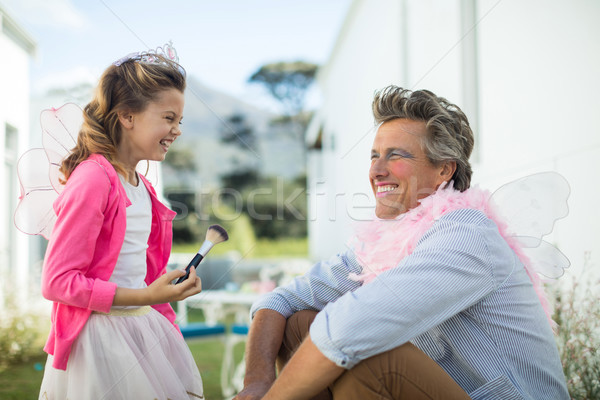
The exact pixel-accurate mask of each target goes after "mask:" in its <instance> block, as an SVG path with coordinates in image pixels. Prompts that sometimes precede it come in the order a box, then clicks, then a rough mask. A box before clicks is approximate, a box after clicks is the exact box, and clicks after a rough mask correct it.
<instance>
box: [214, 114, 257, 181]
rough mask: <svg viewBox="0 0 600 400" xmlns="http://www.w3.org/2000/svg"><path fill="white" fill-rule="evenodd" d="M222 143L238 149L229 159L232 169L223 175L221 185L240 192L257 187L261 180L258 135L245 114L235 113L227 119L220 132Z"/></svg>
mask: <svg viewBox="0 0 600 400" xmlns="http://www.w3.org/2000/svg"><path fill="white" fill-rule="evenodd" d="M220 140H221V143H224V144H227V145H229V146H233V147H235V148H236V149H237V151H236V152H234V153H233V154H232V155H231V156H230V157H229V161H230V162H229V164H230V165H231V169H230V170H229V171H226V172H223V173H221V176H220V178H221V184H222V186H223V187H224V188H232V189H235V190H238V191H241V190H243V189H244V188H246V187H248V186H253V185H256V184H257V183H258V181H259V179H260V171H259V161H260V158H259V156H258V153H257V147H256V135H255V133H254V127H253V126H252V125H251V124H250V122H249V121H248V118H246V116H245V115H244V114H241V113H234V114H232V115H230V116H229V117H227V118H226V119H225V124H224V125H223V128H222V129H221V131H220Z"/></svg>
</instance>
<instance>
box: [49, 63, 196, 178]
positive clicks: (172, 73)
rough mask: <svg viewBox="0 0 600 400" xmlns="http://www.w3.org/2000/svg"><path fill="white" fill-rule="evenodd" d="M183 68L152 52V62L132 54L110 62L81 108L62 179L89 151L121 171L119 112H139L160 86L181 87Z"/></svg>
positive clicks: (160, 90) (66, 176)
mask: <svg viewBox="0 0 600 400" xmlns="http://www.w3.org/2000/svg"><path fill="white" fill-rule="evenodd" d="M185 79H186V78H185V70H184V69H183V68H182V67H181V66H180V65H179V64H178V63H176V62H174V61H172V60H169V59H167V58H165V57H163V56H161V55H154V59H153V61H152V62H146V61H143V60H142V58H141V57H139V56H137V57H136V56H134V57H132V58H129V59H127V60H125V61H122V62H121V63H120V64H119V65H118V66H117V65H115V64H113V65H111V66H110V67H108V68H107V69H106V71H104V73H103V74H102V77H101V78H100V82H99V84H98V87H97V88H96V92H95V95H94V98H93V99H92V101H91V102H90V103H89V104H88V105H87V106H85V108H84V110H83V125H82V126H81V130H80V131H79V135H78V137H77V144H76V145H75V148H74V149H73V151H72V153H71V154H70V155H69V156H68V157H66V158H65V159H64V160H63V162H62V165H61V167H60V172H61V173H62V174H63V175H64V182H63V183H65V182H66V180H68V179H69V176H70V175H71V173H72V172H73V170H74V169H75V167H77V165H79V164H80V163H81V162H82V161H84V160H86V159H87V158H88V157H89V156H90V155H91V154H93V153H99V154H102V155H103V156H104V157H106V159H107V160H108V161H109V162H110V163H111V164H112V165H113V166H114V167H115V169H116V170H117V172H120V173H122V174H125V169H124V167H123V166H122V165H121V163H120V162H119V161H118V159H117V147H118V146H119V143H120V142H121V125H120V123H119V113H122V112H127V113H139V112H143V111H144V110H145V109H146V107H147V106H148V104H149V103H150V102H152V101H154V100H155V99H156V98H157V96H158V94H159V93H160V92H162V91H164V90H168V89H177V90H179V91H180V92H182V93H183V91H184V90H185V85H186V82H185Z"/></svg>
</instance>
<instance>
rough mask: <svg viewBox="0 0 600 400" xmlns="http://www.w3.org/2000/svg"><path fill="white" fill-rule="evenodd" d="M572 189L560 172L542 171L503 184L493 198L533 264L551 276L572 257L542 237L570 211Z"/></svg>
mask: <svg viewBox="0 0 600 400" xmlns="http://www.w3.org/2000/svg"><path fill="white" fill-rule="evenodd" d="M570 193H571V189H570V187H569V183H568V182H567V180H566V179H565V178H564V177H563V176H562V175H560V174H559V173H557V172H552V171H550V172H541V173H537V174H533V175H529V176H526V177H523V178H521V179H517V180H515V181H512V182H509V183H507V184H505V185H503V186H501V187H500V188H499V189H498V190H496V191H495V192H494V193H493V194H492V196H491V198H490V200H491V201H492V202H493V203H494V204H495V205H496V206H497V211H498V213H499V214H500V215H501V217H502V219H503V221H504V222H505V223H506V224H507V226H508V231H509V232H510V234H511V236H513V237H514V238H515V239H517V240H518V242H519V243H520V244H521V247H522V251H523V253H524V254H525V256H526V257H527V258H529V260H530V261H531V267H532V268H533V269H534V270H535V271H536V272H538V273H539V274H542V275H544V276H546V277H549V278H558V277H560V276H562V274H563V273H564V270H565V269H566V268H569V266H570V262H569V259H568V258H567V257H566V256H565V255H564V254H563V253H562V252H561V251H560V250H559V249H558V248H556V247H555V246H554V245H552V244H550V243H548V242H547V241H545V240H543V239H542V238H543V237H544V236H546V235H548V234H549V233H550V232H552V230H553V229H554V224H555V222H556V221H557V220H559V219H561V218H564V217H566V216H567V214H568V213H569V207H568V204H567V199H568V197H569V195H570Z"/></svg>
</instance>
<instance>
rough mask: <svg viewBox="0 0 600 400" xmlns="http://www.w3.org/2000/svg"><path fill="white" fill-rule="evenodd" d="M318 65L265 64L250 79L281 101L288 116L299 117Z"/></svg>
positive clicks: (298, 62)
mask: <svg viewBox="0 0 600 400" xmlns="http://www.w3.org/2000/svg"><path fill="white" fill-rule="evenodd" d="M317 69H318V66H317V65H316V64H312V63H308V62H304V61H293V62H283V61H282V62H277V63H271V64H265V65H263V66H262V67H260V68H259V69H258V71H256V72H255V73H254V74H252V76H251V77H250V79H249V82H251V83H260V84H262V85H263V86H264V87H265V88H266V89H267V90H268V92H269V93H270V94H271V96H273V98H275V99H276V100H277V101H279V102H280V103H281V104H282V106H283V109H284V113H285V114H286V115H290V116H294V115H298V114H299V113H300V112H301V111H302V110H303V109H304V105H305V99H306V93H307V92H308V89H309V88H310V86H311V85H312V84H313V82H314V80H315V76H316V74H317Z"/></svg>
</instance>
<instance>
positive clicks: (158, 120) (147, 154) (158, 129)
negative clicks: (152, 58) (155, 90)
mask: <svg viewBox="0 0 600 400" xmlns="http://www.w3.org/2000/svg"><path fill="white" fill-rule="evenodd" d="M183 106H184V96H183V93H182V92H180V91H179V90H177V89H167V90H164V91H162V92H160V93H159V95H158V96H157V98H156V100H155V101H153V102H151V103H149V104H148V106H147V107H146V109H145V110H144V111H142V112H138V113H130V114H123V115H122V116H120V121H121V126H122V137H121V143H120V144H119V149H118V151H119V158H120V160H121V161H122V162H124V163H125V164H126V165H128V166H130V167H133V168H135V166H136V165H137V164H138V162H139V161H141V160H154V161H162V160H164V159H165V155H166V154H167V151H168V150H169V147H170V146H171V144H173V142H174V141H175V139H177V137H179V135H181V130H180V124H181V120H182V118H183Z"/></svg>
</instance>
